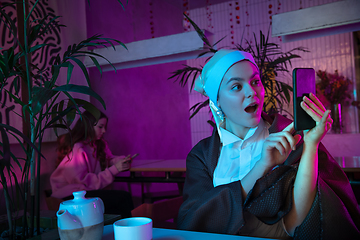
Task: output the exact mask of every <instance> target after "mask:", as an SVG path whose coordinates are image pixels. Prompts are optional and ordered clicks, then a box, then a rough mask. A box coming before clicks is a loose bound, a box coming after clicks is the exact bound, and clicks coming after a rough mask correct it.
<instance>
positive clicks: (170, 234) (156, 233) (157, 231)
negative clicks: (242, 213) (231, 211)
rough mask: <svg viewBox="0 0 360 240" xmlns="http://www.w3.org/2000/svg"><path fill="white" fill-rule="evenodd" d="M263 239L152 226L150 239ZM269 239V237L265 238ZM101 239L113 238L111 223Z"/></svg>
mask: <svg viewBox="0 0 360 240" xmlns="http://www.w3.org/2000/svg"><path fill="white" fill-rule="evenodd" d="M199 239H206V240H264V239H265V238H256V237H245V236H234V235H225V234H217V233H203V232H194V231H182V230H172V229H164V228H153V238H152V240H199ZM266 239H267V240H269V238H266ZM102 240H114V228H113V226H112V225H107V226H105V227H104V233H103V238H102Z"/></svg>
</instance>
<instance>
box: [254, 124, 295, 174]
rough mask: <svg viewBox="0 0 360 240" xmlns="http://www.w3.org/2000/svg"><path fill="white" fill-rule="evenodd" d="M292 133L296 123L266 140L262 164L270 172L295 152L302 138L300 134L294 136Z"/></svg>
mask: <svg viewBox="0 0 360 240" xmlns="http://www.w3.org/2000/svg"><path fill="white" fill-rule="evenodd" d="M292 132H294V123H290V124H289V125H288V126H287V127H286V128H284V130H282V131H281V132H277V133H272V134H270V135H269V137H267V138H266V139H265V142H264V145H263V149H262V152H261V159H260V163H262V164H263V165H264V166H265V167H266V168H267V169H268V170H269V169H271V168H273V167H275V166H276V165H278V164H282V163H283V162H284V161H285V160H286V158H287V157H288V156H289V154H290V152H291V150H295V147H296V144H297V143H298V142H299V141H300V139H301V136H300V135H298V134H297V135H295V136H293V135H292Z"/></svg>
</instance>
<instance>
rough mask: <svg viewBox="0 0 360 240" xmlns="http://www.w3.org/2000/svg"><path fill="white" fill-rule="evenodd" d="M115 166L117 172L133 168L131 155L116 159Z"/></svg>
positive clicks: (114, 160)
mask: <svg viewBox="0 0 360 240" xmlns="http://www.w3.org/2000/svg"><path fill="white" fill-rule="evenodd" d="M113 162H114V165H115V166H116V168H117V170H119V172H123V171H127V170H129V169H130V168H131V158H130V155H128V156H126V157H123V156H119V157H115V158H114V159H113Z"/></svg>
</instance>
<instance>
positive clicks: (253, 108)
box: [245, 103, 259, 113]
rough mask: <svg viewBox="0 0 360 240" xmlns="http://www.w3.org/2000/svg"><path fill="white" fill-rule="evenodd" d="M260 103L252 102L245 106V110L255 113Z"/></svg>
mask: <svg viewBox="0 0 360 240" xmlns="http://www.w3.org/2000/svg"><path fill="white" fill-rule="evenodd" d="M258 107H259V105H258V104H257V103H253V104H250V105H249V106H247V107H246V108H245V112H247V113H254V112H256V110H257V109H258Z"/></svg>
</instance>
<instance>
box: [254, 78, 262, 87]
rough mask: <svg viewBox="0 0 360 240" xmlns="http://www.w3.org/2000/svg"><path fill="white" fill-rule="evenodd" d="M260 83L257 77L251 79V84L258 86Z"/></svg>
mask: <svg viewBox="0 0 360 240" xmlns="http://www.w3.org/2000/svg"><path fill="white" fill-rule="evenodd" d="M260 83H261V81H260V80H259V79H254V80H253V81H252V85H253V86H258V85H260Z"/></svg>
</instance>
